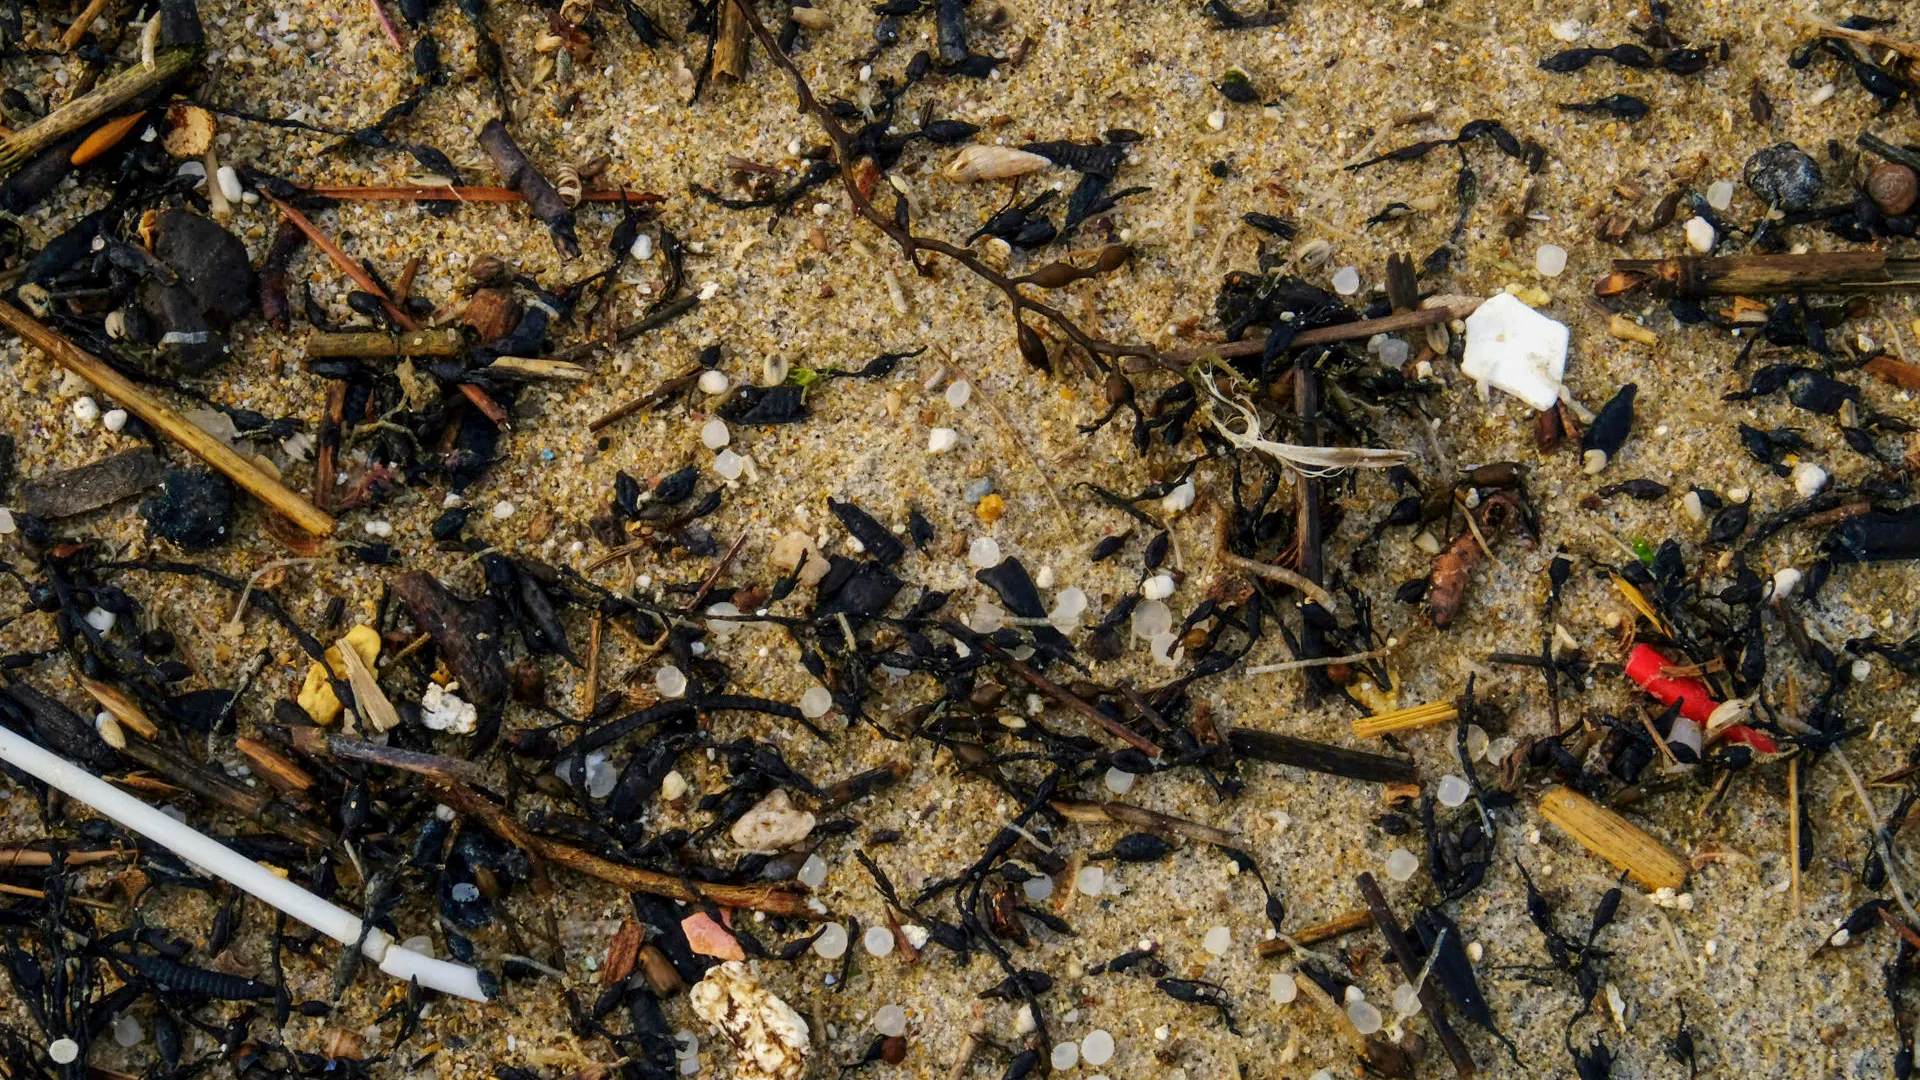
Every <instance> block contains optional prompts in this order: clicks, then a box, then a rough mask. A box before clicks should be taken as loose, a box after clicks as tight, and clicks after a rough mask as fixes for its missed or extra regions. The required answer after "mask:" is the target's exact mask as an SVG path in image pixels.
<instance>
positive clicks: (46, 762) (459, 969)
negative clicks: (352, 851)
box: [0, 727, 487, 1001]
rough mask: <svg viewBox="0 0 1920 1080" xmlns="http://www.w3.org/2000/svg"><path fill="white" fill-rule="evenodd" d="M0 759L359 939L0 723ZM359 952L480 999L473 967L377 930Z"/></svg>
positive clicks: (300, 894)
mask: <svg viewBox="0 0 1920 1080" xmlns="http://www.w3.org/2000/svg"><path fill="white" fill-rule="evenodd" d="M0 758H4V759H6V761H7V762H8V763H9V764H12V765H13V766H15V767H16V768H18V769H20V770H21V771H22V772H25V773H27V774H29V775H31V776H33V777H35V778H36V779H39V780H41V781H42V782H44V783H46V784H48V785H50V786H52V787H55V788H58V789H60V790H61V791H63V792H65V793H66V794H67V795H69V796H71V797H73V798H75V799H78V800H80V801H81V802H83V803H86V804H87V805H88V806H91V807H93V808H94V809H95V810H98V811H99V812H100V813H102V814H105V815H106V816H108V817H110V818H112V819H113V820H115V821H117V822H119V823H120V824H122V825H125V826H126V827H127V828H129V829H132V830H133V831H134V832H137V833H139V834H140V835H142V836H144V837H146V838H147V839H149V840H152V841H153V842H154V843H156V844H160V845H161V846H163V847H165V848H167V849H168V850H170V851H172V852H173V853H174V854H175V855H178V856H180V857H181V858H182V859H185V860H186V861H187V862H189V863H192V864H193V865H195V866H198V867H201V868H203V869H205V870H207V871H208V872H210V873H212V874H214V875H215V876H216V877H220V878H224V879H225V880H227V881H228V882H231V883H232V884H233V885H234V886H235V887H236V888H239V889H242V890H245V891H246V892H248V893H250V894H251V895H253V896H254V897H255V898H257V899H259V900H261V901H263V902H265V903H268V904H271V905H273V906H274V907H276V908H278V909H280V910H281V911H284V912H286V913H287V915H289V916H290V917H292V918H295V919H298V920H300V921H301V922H303V923H306V924H307V925H308V926H311V927H313V928H314V929H315V930H318V931H320V932H321V933H323V934H325V935H327V936H328V937H330V938H332V939H334V940H335V941H338V942H340V943H341V944H342V945H351V944H353V943H354V942H356V941H359V940H360V917H359V916H357V915H354V914H352V913H351V912H348V911H344V910H342V909H340V908H338V907H335V906H334V905H332V904H329V903H327V902H326V901H325V900H322V899H320V898H319V897H317V896H315V895H313V894H312V893H310V892H308V891H307V890H305V889H303V888H301V887H300V886H298V885H296V884H294V883H293V882H291V881H288V880H287V879H285V878H283V877H280V876H279V875H277V874H275V873H273V872H272V871H270V870H268V869H267V868H266V867H264V866H261V865H260V864H259V863H256V862H254V861H253V860H251V859H248V858H246V857H245V856H243V855H241V854H240V853H239V852H236V851H234V850H233V849H232V848H230V847H228V846H226V845H225V844H222V843H221V842H219V841H218V840H215V839H214V838H212V837H210V836H208V835H206V834H205V833H202V832H199V831H198V830H196V829H194V828H192V827H191V826H188V825H185V824H182V823H181V822H178V821H175V820H174V819H173V818H171V817H168V816H167V815H166V814H163V813H161V812H160V811H158V810H156V809H154V808H153V807H151V806H148V805H147V804H146V803H144V802H141V801H140V800H139V799H136V798H134V797H133V796H131V795H129V794H127V793H126V792H124V791H121V790H120V789H119V788H117V787H114V786H113V785H112V784H109V783H107V782H106V781H105V780H102V779H100V778H99V777H97V776H95V775H93V774H92V773H90V772H88V771H87V770H85V769H83V768H81V767H79V766H78V765H75V764H73V763H72V762H70V761H68V760H66V759H65V758H62V757H60V756H59V755H58V754H54V753H50V752H49V751H47V750H46V749H45V748H43V747H41V746H39V745H37V744H35V743H33V742H32V741H31V740H28V739H25V738H22V737H21V736H19V735H16V734H14V733H13V732H11V731H9V730H7V729H6V728H4V727H0ZM361 951H362V952H364V953H366V956H367V959H369V960H372V961H373V962H374V963H376V964H378V965H380V970H381V971H384V972H386V973H387V974H389V975H391V976H393V977H394V978H396V979H402V980H410V979H416V978H417V979H419V980H420V985H421V986H424V987H426V988H428V989H430V990H438V991H440V992H441V993H443V994H452V995H454V996H455V997H463V998H466V999H467V1000H469V1001H485V1000H487V995H486V992H485V991H483V990H482V989H481V988H480V973H479V972H478V971H475V970H474V969H473V968H470V967H467V966H465V965H462V964H455V963H450V962H448V961H445V960H436V959H434V958H433V957H431V956H423V955H421V954H420V953H417V952H414V951H413V950H411V949H403V948H401V947H400V946H398V945H395V944H394V943H393V939H392V938H390V937H388V936H387V935H386V933H385V932H383V931H381V930H380V929H378V928H374V929H371V930H369V931H368V932H367V939H366V941H365V943H364V944H363V945H362V947H361Z"/></svg>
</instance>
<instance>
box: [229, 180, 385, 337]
mask: <svg viewBox="0 0 1920 1080" xmlns="http://www.w3.org/2000/svg"><path fill="white" fill-rule="evenodd" d="M260 197H261V198H263V199H265V200H267V201H268V202H270V203H272V204H273V205H274V206H276V207H279V209H280V212H281V213H282V214H285V215H286V216H287V220H288V221H291V222H293V227H294V228H296V229H299V230H300V231H301V232H302V233H304V234H305V235H306V238H307V239H308V240H311V241H313V246H314V247H317V248H319V249H320V250H321V251H324V252H326V253H327V258H329V259H331V260H333V265H335V266H337V267H339V268H340V272H341V273H343V274H345V275H347V277H348V278H349V279H350V280H351V281H352V282H353V283H354V284H355V285H357V286H359V288H360V291H361V292H366V293H372V294H373V296H374V298H375V299H377V300H379V301H380V307H381V309H382V310H383V311H385V312H386V313H387V318H389V319H392V320H393V323H394V325H395V326H398V327H399V328H401V329H402V330H418V329H420V323H419V322H418V321H417V320H415V319H414V317H413V316H411V315H409V314H407V313H406V312H404V311H402V310H400V305H398V304H396V303H394V302H393V298H392V297H390V296H388V295H387V290H385V289H383V288H381V287H380V283H379V282H377V281H375V280H373V277H372V275H370V274H368V273H367V272H366V270H364V269H362V268H361V266H360V264H359V263H357V262H355V261H353V259H352V258H351V257H349V256H348V255H347V253H346V252H345V251H343V250H341V247H340V245H339V244H336V243H334V242H333V238H332V237H330V236H328V235H327V234H326V233H323V232H321V231H320V227H319V226H318V225H315V224H314V223H313V222H311V221H308V220H307V215H305V214H303V213H301V212H300V211H298V210H295V209H294V208H293V207H291V206H289V205H287V203H286V202H285V200H282V199H277V198H275V197H274V196H273V195H272V193H270V192H267V191H261V192H260Z"/></svg>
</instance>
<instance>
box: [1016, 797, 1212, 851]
mask: <svg viewBox="0 0 1920 1080" xmlns="http://www.w3.org/2000/svg"><path fill="white" fill-rule="evenodd" d="M1048 805H1050V806H1052V807H1053V809H1054V812H1055V813H1057V814H1059V815H1060V816H1061V817H1063V818H1066V819H1067V820H1068V821H1072V822H1077V823H1079V824H1081V825H1133V826H1136V827H1138V828H1142V829H1157V830H1159V831H1161V832H1169V833H1172V834H1174V835H1175V836H1184V837H1186V838H1187V839H1189V840H1198V841H1200V842H1201V843H1203V844H1219V845H1222V846H1227V845H1231V844H1232V843H1233V842H1234V840H1235V837H1234V835H1233V834H1232V833H1230V832H1228V831H1226V830H1225V829H1216V828H1214V827H1213V826H1211V825H1202V824H1200V823H1199V822H1197V821H1188V820H1187V819H1186V818H1179V817H1174V816H1173V815H1172V814H1163V813H1161V812H1159V811H1158V810H1148V809H1147V808H1146V807H1144V806H1133V805H1130V804H1128V803H1123V802H1104V803H1094V802H1073V801H1070V800H1067V799H1055V800H1054V801H1053V802H1051V803H1049V804H1048Z"/></svg>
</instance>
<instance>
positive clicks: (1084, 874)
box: [1073, 866, 1107, 896]
mask: <svg viewBox="0 0 1920 1080" xmlns="http://www.w3.org/2000/svg"><path fill="white" fill-rule="evenodd" d="M1073 885H1074V887H1075V888H1077V889H1079V890H1080V892H1081V894H1082V895H1084V896H1099V895H1100V893H1101V892H1102V891H1104V890H1105V889H1106V887H1107V872H1106V871H1105V870H1102V869H1100V868H1099V867H1097V866H1083V867H1081V868H1080V873H1079V874H1077V875H1075V877H1074V879H1073Z"/></svg>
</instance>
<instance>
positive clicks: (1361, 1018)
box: [1347, 1001, 1385, 1035]
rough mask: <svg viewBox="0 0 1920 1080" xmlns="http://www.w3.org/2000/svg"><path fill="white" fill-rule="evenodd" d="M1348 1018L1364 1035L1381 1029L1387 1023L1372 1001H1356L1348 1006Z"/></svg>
mask: <svg viewBox="0 0 1920 1080" xmlns="http://www.w3.org/2000/svg"><path fill="white" fill-rule="evenodd" d="M1347 1019H1349V1020H1351V1021H1353V1026H1354V1030H1356V1031H1358V1032H1360V1034H1362V1035H1371V1034H1373V1033H1374V1032H1376V1031H1379V1030H1380V1028H1381V1026H1382V1025H1383V1024H1384V1023H1385V1020H1384V1019H1383V1018H1382V1017H1381V1015H1380V1010H1379V1009H1377V1008H1375V1007H1374V1006H1373V1003H1372V1002H1370V1001H1356V1002H1354V1003H1353V1004H1351V1005H1349V1006H1347Z"/></svg>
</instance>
